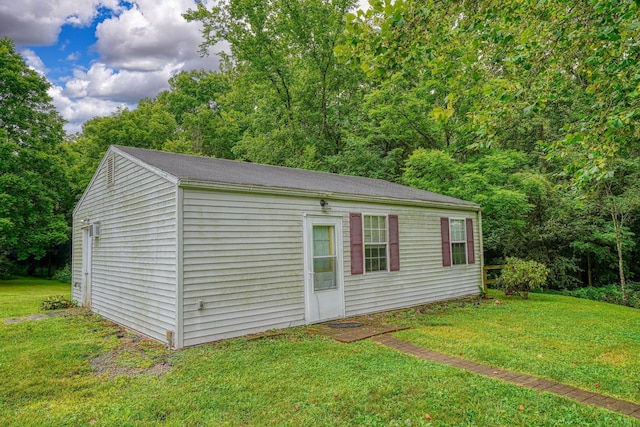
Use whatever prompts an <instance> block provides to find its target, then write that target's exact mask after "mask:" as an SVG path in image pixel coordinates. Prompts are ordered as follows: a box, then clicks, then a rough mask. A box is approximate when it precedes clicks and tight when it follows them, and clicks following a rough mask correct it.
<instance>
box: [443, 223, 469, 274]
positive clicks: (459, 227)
mask: <svg viewBox="0 0 640 427" xmlns="http://www.w3.org/2000/svg"><path fill="white" fill-rule="evenodd" d="M440 233H441V236H442V265H443V266H445V267H448V266H451V265H460V264H474V263H475V262H476V257H475V245H474V239H473V220H472V219H471V218H465V219H461V218H440Z"/></svg>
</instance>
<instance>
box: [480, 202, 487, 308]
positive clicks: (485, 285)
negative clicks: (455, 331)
mask: <svg viewBox="0 0 640 427" xmlns="http://www.w3.org/2000/svg"><path fill="white" fill-rule="evenodd" d="M478 234H479V237H480V239H479V241H480V283H481V284H482V289H483V291H484V295H485V298H487V297H488V295H489V294H488V293H487V292H488V289H487V284H486V283H485V281H484V241H483V239H482V210H480V209H478Z"/></svg>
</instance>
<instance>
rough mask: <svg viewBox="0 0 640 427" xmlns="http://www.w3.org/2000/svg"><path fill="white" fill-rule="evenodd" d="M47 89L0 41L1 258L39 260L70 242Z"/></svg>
mask: <svg viewBox="0 0 640 427" xmlns="http://www.w3.org/2000/svg"><path fill="white" fill-rule="evenodd" d="M48 88H49V83H48V82H47V81H46V80H45V79H44V78H43V77H41V76H40V75H38V74H37V73H36V72H35V71H34V70H32V69H31V68H29V67H28V66H27V64H26V63H25V62H24V59H23V58H22V57H21V56H20V55H19V54H18V53H16V52H15V47H14V45H13V42H12V41H11V40H9V39H8V38H2V39H0V93H1V94H2V95H0V254H1V255H2V256H3V257H5V259H9V260H11V261H15V260H17V261H25V260H28V259H32V260H39V259H41V258H43V257H44V256H45V255H46V254H47V252H53V251H54V250H55V248H56V247H57V246H58V245H60V244H62V243H64V242H66V241H67V240H68V233H69V226H68V225H67V218H66V215H67V214H68V212H69V210H70V202H71V197H70V191H69V190H70V188H69V182H68V180H67V175H66V173H65V166H66V161H65V159H64V158H63V157H62V156H60V152H59V147H60V144H61V142H62V138H63V131H62V124H63V120H62V119H61V117H60V116H59V115H58V113H57V112H56V110H55V108H54V106H53V103H52V99H51V97H50V96H49V95H48V94H47V89H48Z"/></svg>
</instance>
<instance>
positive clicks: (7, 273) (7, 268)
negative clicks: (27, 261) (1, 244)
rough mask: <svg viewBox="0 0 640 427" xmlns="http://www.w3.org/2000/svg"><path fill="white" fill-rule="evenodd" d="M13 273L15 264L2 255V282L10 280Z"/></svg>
mask: <svg viewBox="0 0 640 427" xmlns="http://www.w3.org/2000/svg"><path fill="white" fill-rule="evenodd" d="M12 272H13V264H12V263H11V261H9V260H8V259H7V257H6V256H4V255H0V280H8V279H9V278H11V273H12Z"/></svg>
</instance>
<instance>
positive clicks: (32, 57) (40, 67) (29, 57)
mask: <svg viewBox="0 0 640 427" xmlns="http://www.w3.org/2000/svg"><path fill="white" fill-rule="evenodd" d="M20 54H21V55H22V57H23V58H24V60H25V61H26V63H27V65H28V66H29V67H31V68H33V69H34V70H35V71H36V72H37V73H39V74H41V75H43V76H44V75H46V74H47V72H48V71H49V70H48V69H47V67H46V66H45V65H44V62H42V59H41V58H40V57H39V56H38V55H36V53H35V52H34V51H32V50H31V49H22V51H21V52H20Z"/></svg>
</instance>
